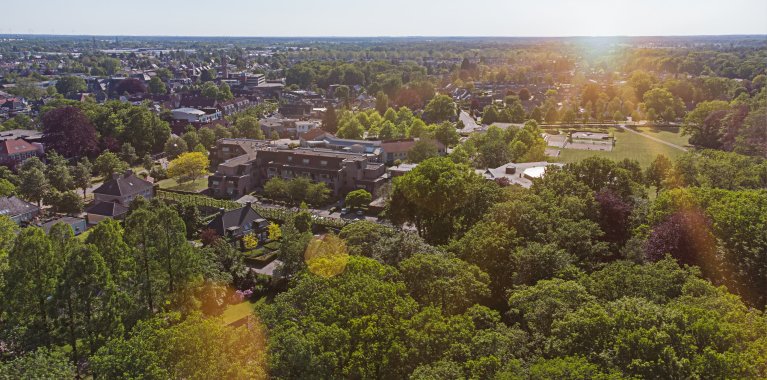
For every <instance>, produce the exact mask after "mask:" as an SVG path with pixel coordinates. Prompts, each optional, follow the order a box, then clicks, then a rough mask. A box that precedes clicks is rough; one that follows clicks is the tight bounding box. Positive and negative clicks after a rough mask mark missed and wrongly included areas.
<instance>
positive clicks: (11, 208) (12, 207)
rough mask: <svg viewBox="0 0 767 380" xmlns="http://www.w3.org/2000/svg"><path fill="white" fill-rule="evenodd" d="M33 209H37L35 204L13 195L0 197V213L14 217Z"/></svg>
mask: <svg viewBox="0 0 767 380" xmlns="http://www.w3.org/2000/svg"><path fill="white" fill-rule="evenodd" d="M35 210H39V209H38V208H37V206H35V205H33V204H31V203H29V202H26V201H23V200H21V199H19V198H16V197H15V196H11V197H0V215H7V216H9V217H14V216H17V215H22V214H26V213H28V212H30V211H35Z"/></svg>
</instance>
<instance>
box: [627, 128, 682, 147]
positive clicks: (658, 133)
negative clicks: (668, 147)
mask: <svg viewBox="0 0 767 380" xmlns="http://www.w3.org/2000/svg"><path fill="white" fill-rule="evenodd" d="M636 131H637V132H642V133H644V134H646V135H649V136H652V137H655V138H658V139H661V140H663V141H668V142H670V143H672V144H676V145H679V146H687V144H689V142H690V136H682V133H681V131H680V130H679V128H670V129H669V128H654V127H647V126H640V127H636Z"/></svg>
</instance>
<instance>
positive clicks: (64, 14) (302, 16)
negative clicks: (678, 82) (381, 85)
mask: <svg viewBox="0 0 767 380" xmlns="http://www.w3.org/2000/svg"><path fill="white" fill-rule="evenodd" d="M29 4H30V3H20V2H11V3H9V4H6V5H5V7H4V11H5V14H9V15H14V17H13V18H10V19H6V20H4V25H2V26H0V34H63V35H105V36H112V35H129V36H189V37H219V36H238V37H240V36H241V37H416V36H420V37H449V36H466V37H490V36H492V37H568V36H584V37H588V36H599V37H611V36H670V35H674V36H682V35H754V34H759V35H761V34H767V22H765V20H764V16H765V15H767V1H762V0H732V1H728V2H727V3H726V5H723V4H722V2H721V1H715V0H703V1H692V0H677V1H669V0H666V1H663V0H649V1H643V2H637V1H629V0H617V1H608V0H585V1H579V2H571V1H566V0H544V1H539V2H536V3H527V2H518V1H515V2H512V1H500V0H477V1H475V2H472V3H471V6H470V7H468V6H461V7H458V6H446V5H445V4H444V2H440V1H437V0H425V1H419V2H413V1H406V0H390V1H388V2H385V3H376V4H370V3H362V2H355V1H351V0H327V1H323V2H321V3H320V2H312V1H309V0H285V1H281V2H272V1H270V2H261V1H256V2H248V1H238V0H235V1H232V2H229V3H227V5H226V7H219V6H218V4H216V3H210V2H204V1H201V0H189V1H181V0H169V1H163V2H153V1H149V0H135V1H133V2H132V3H131V4H130V5H129V6H127V7H126V6H125V5H123V4H124V3H122V4H120V6H119V8H118V6H115V7H110V6H105V4H104V2H103V1H98V0H73V1H68V2H66V3H63V2H60V1H56V0H41V1H38V2H36V3H35V6H34V8H32V7H31V6H30V5H29ZM113 8H114V9H113Z"/></svg>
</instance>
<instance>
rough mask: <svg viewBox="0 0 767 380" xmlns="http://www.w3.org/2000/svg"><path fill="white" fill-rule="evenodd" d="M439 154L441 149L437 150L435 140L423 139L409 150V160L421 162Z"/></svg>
mask: <svg viewBox="0 0 767 380" xmlns="http://www.w3.org/2000/svg"><path fill="white" fill-rule="evenodd" d="M438 155H439V151H437V144H436V142H434V140H429V139H421V140H418V141H417V142H416V143H415V145H413V147H412V148H411V149H410V151H409V152H407V160H408V161H410V162H414V163H419V162H421V161H424V160H427V159H429V158H432V157H436V156H438Z"/></svg>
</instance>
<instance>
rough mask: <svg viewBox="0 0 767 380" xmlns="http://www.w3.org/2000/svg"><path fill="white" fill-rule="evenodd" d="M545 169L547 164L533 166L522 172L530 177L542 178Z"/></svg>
mask: <svg viewBox="0 0 767 380" xmlns="http://www.w3.org/2000/svg"><path fill="white" fill-rule="evenodd" d="M545 171H546V167H545V166H533V167H532V168H527V169H525V171H523V172H522V175H524V176H525V177H530V178H541V177H543V173H544V172H545Z"/></svg>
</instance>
